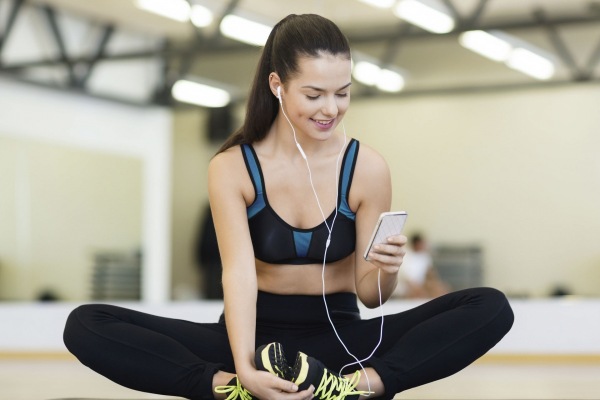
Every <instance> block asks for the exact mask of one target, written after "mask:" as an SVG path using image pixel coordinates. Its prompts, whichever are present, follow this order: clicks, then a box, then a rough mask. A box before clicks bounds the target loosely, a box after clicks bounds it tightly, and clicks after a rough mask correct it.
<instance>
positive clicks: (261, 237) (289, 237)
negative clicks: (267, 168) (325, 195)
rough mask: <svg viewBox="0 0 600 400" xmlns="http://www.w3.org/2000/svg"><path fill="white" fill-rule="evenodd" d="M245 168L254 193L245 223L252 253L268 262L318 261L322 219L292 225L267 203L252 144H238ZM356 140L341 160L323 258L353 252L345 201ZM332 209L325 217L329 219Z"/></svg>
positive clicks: (320, 258) (352, 228)
mask: <svg viewBox="0 0 600 400" xmlns="http://www.w3.org/2000/svg"><path fill="white" fill-rule="evenodd" d="M240 147H241V149H242V154H243V155H244V162H245V163H246V168H247V169H248V173H249V174H250V178H251V179H252V184H253V185H254V193H255V195H256V197H255V199H254V201H253V202H252V204H251V205H250V206H249V207H248V208H247V214H248V225H249V227H250V236H251V238H252V246H253V247H254V256H255V257H256V258H257V259H259V260H261V261H263V262H266V263H269V264H321V263H322V262H323V255H324V254H325V242H326V241H327V236H328V234H329V232H328V230H327V227H326V226H325V223H324V222H321V223H320V224H319V225H317V226H316V227H314V228H311V229H300V228H295V227H293V226H291V225H289V224H288V223H287V222H285V221H284V220H283V219H281V217H279V215H277V214H276V213H275V211H274V210H273V208H271V206H270V205H269V200H268V199H267V192H266V190H265V185H264V177H263V174H262V170H261V168H260V162H259V161H258V157H257V155H256V152H255V151H254V148H253V147H252V146H251V145H249V144H242V145H241V146H240ZM358 148H359V142H358V141H357V140H356V139H352V140H351V141H350V143H348V146H347V148H346V151H345V153H344V158H343V161H342V168H341V173H340V179H339V183H338V185H339V188H338V189H339V190H338V193H339V194H338V201H337V207H338V215H337V218H336V219H335V224H334V225H333V231H332V234H331V243H330V244H329V248H328V249H327V259H326V262H327V263H330V262H334V261H338V260H341V259H343V258H345V257H347V256H349V255H350V254H352V253H353V252H354V248H355V245H356V226H355V221H354V220H355V218H356V214H355V213H354V212H353V211H352V210H351V209H350V206H349V205H348V194H349V193H350V185H351V184H352V176H353V175H354V167H355V165H356V157H357V155H358ZM334 216H335V210H334V211H333V212H332V213H331V215H330V216H329V217H328V218H327V223H328V224H329V226H331V222H332V221H333V218H334Z"/></svg>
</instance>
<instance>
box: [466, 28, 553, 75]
mask: <svg viewBox="0 0 600 400" xmlns="http://www.w3.org/2000/svg"><path fill="white" fill-rule="evenodd" d="M459 41H460V44H461V45H463V46H464V47H466V48H467V49H469V50H472V51H474V52H476V53H478V54H480V55H482V56H485V57H487V58H489V59H492V60H494V61H500V62H504V63H505V64H506V65H507V66H508V67H510V68H512V69H514V70H517V71H520V72H522V73H524V74H526V75H529V76H531V77H533V78H536V79H540V80H546V79H550V78H551V77H552V76H554V73H555V72H556V63H555V58H554V57H553V56H552V54H550V53H548V52H547V51H544V50H542V49H540V48H538V47H536V46H534V45H532V44H531V43H529V42H526V41H524V40H522V39H519V38H517V37H515V36H512V35H509V34H508V33H506V32H502V31H497V30H493V31H488V32H483V31H469V32H464V33H463V34H461V35H460V37H459Z"/></svg>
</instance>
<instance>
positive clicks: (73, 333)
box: [63, 304, 106, 354]
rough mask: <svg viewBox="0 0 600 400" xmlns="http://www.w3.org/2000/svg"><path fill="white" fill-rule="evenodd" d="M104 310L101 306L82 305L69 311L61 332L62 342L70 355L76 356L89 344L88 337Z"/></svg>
mask: <svg viewBox="0 0 600 400" xmlns="http://www.w3.org/2000/svg"><path fill="white" fill-rule="evenodd" d="M105 308H106V306H104V305H101V304H84V305H81V306H79V307H77V308H75V309H74V310H73V311H71V313H70V314H69V316H68V317H67V321H66V323H65V329H64V331H63V342H64V344H65V346H66V347H67V349H68V350H69V351H70V352H71V353H73V354H76V353H78V351H79V349H80V348H81V347H82V346H83V347H86V345H88V344H89V336H90V334H92V333H94V331H95V325H96V324H97V323H99V321H100V320H101V318H99V317H100V316H101V315H102V314H105Z"/></svg>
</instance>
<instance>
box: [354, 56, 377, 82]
mask: <svg viewBox="0 0 600 400" xmlns="http://www.w3.org/2000/svg"><path fill="white" fill-rule="evenodd" d="M380 72H381V68H379V66H378V65H375V64H373V63H370V62H368V61H358V62H357V63H356V65H354V68H353V69H352V75H353V76H354V78H355V79H356V80H357V81H359V82H360V83H362V84H365V85H368V86H373V85H375V84H376V83H377V78H378V77H379V74H380Z"/></svg>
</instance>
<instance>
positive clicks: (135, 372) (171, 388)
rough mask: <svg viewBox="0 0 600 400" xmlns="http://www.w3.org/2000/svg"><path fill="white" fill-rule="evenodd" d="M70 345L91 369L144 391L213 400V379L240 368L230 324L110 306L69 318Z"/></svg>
mask: <svg viewBox="0 0 600 400" xmlns="http://www.w3.org/2000/svg"><path fill="white" fill-rule="evenodd" d="M64 342H65V345H66V346H67V348H68V349H69V351H71V352H72V353H73V354H74V355H75V356H76V357H77V358H78V359H79V360H80V361H81V362H82V363H83V364H85V365H86V366H88V367H89V368H91V369H93V370H94V371H96V372H98V373H100V374H102V375H104V376H105V377H107V378H108V379H110V380H112V381H114V382H116V383H118V384H120V385H123V386H126V387H129V388H131V389H135V390H140V391H144V392H151V393H157V394H164V395H172V396H182V397H186V398H189V399H213V398H214V396H213V391H212V389H213V376H214V375H215V374H216V373H217V371H219V370H225V371H230V372H233V370H234V368H233V358H232V355H231V350H230V347H229V342H228V340H227V333H226V330H225V327H224V325H222V324H199V323H193V322H189V321H183V320H176V319H170V318H163V317H158V316H154V315H149V314H145V313H141V312H137V311H133V310H129V309H125V308H121V307H115V306H109V305H84V306H81V307H78V308H77V309H75V310H74V311H73V312H72V313H71V315H70V316H69V318H68V320H67V324H66V327H65V332H64Z"/></svg>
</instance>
